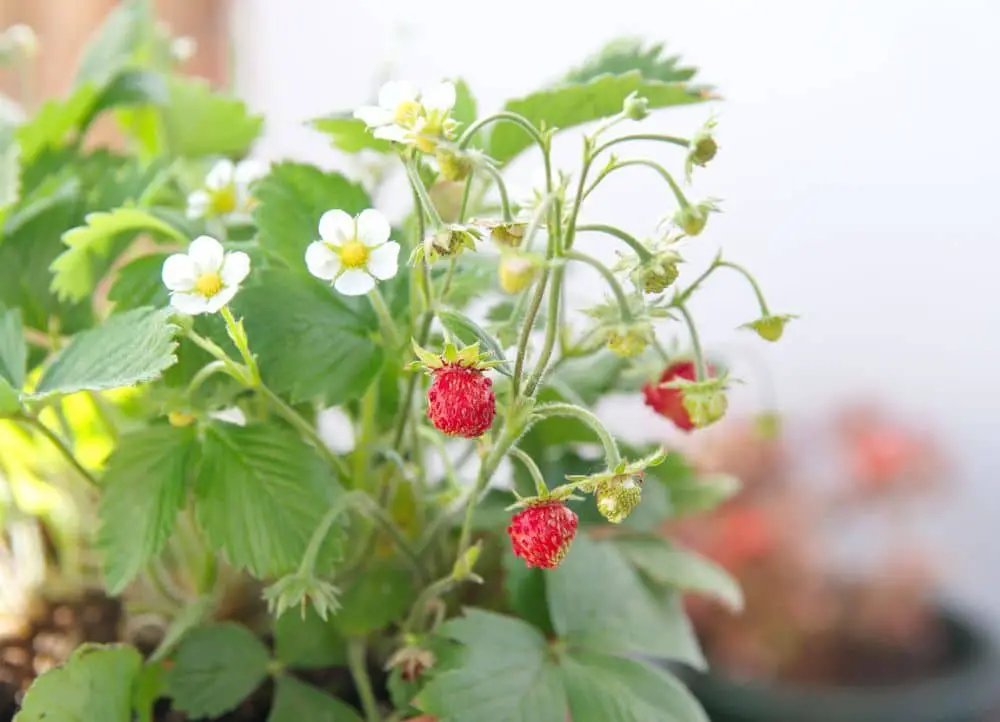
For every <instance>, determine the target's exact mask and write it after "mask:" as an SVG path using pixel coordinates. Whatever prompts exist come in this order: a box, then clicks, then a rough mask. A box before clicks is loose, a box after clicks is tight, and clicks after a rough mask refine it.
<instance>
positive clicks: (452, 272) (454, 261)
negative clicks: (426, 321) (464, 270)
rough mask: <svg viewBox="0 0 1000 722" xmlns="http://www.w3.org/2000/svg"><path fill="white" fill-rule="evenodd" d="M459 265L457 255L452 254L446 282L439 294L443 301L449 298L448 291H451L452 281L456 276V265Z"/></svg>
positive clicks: (445, 278)
mask: <svg viewBox="0 0 1000 722" xmlns="http://www.w3.org/2000/svg"><path fill="white" fill-rule="evenodd" d="M457 265H458V257H457V256H452V257H451V258H449V259H448V272H447V273H446V274H445V277H444V284H442V286H441V293H440V294H438V298H439V299H441V303H444V302H445V301H447V300H448V292H449V291H451V282H452V280H453V279H454V278H455V266H457Z"/></svg>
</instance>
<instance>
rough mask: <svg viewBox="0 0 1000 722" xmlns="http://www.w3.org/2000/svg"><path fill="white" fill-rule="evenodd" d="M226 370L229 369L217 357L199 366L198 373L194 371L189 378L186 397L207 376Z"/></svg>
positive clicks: (192, 392) (225, 371)
mask: <svg viewBox="0 0 1000 722" xmlns="http://www.w3.org/2000/svg"><path fill="white" fill-rule="evenodd" d="M228 371H229V369H228V367H227V365H226V363H225V362H223V361H219V360H218V359H217V360H215V361H210V362H209V363H207V364H205V365H204V366H203V367H201V369H199V370H198V373H196V374H195V375H194V376H193V377H192V378H191V382H190V383H189V384H188V387H187V395H188V397H191V396H193V395H194V392H195V391H197V390H198V389H200V388H201V386H202V384H204V383H205V382H206V381H207V380H208V379H209V378H211V377H212V376H214V375H215V374H218V373H228Z"/></svg>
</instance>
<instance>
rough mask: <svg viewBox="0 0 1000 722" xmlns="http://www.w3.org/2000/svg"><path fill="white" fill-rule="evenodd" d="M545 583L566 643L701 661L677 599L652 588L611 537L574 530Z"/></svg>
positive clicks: (557, 626) (557, 627) (552, 612)
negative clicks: (598, 538) (566, 549)
mask: <svg viewBox="0 0 1000 722" xmlns="http://www.w3.org/2000/svg"><path fill="white" fill-rule="evenodd" d="M546 588H547V590H548V599H549V614H550V615H551V617H552V624H553V626H554V627H555V630H556V631H557V632H558V633H559V636H560V637H565V638H566V641H567V642H568V643H569V644H570V646H571V648H578V649H586V650H592V651H596V652H602V653H610V654H623V655H627V654H643V655H648V656H651V657H656V658H659V659H677V660H680V661H682V662H688V663H690V664H692V665H700V664H702V663H703V660H702V659H701V656H700V653H698V652H697V648H696V647H695V648H694V649H692V638H691V631H690V626H689V624H688V622H687V618H686V617H685V616H684V613H683V611H682V610H681V608H680V606H679V605H678V604H676V603H675V602H676V600H675V599H673V598H668V597H666V596H663V595H658V594H654V593H653V591H651V590H650V589H649V588H648V587H647V586H646V585H645V584H644V583H643V581H642V579H641V578H640V577H639V574H638V573H637V572H636V571H635V570H634V569H633V568H632V566H631V565H630V564H629V563H628V562H627V561H626V560H625V559H623V558H622V556H621V554H620V553H619V552H618V550H617V549H616V548H615V547H614V545H613V544H611V543H610V542H597V541H593V540H591V539H590V538H588V537H587V536H586V535H580V536H578V537H577V538H576V540H575V541H574V542H573V546H572V547H570V550H569V553H568V554H567V555H566V558H565V559H564V560H563V562H562V564H560V565H559V567H558V568H557V569H554V570H552V572H550V573H549V575H548V576H547V578H546Z"/></svg>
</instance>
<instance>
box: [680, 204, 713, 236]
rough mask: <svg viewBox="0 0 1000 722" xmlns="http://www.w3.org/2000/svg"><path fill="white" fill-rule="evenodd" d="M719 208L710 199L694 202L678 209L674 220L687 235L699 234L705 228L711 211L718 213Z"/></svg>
mask: <svg viewBox="0 0 1000 722" xmlns="http://www.w3.org/2000/svg"><path fill="white" fill-rule="evenodd" d="M718 210H719V209H718V207H717V206H716V205H715V203H714V202H713V201H710V200H709V201H702V202H700V203H693V204H689V205H686V206H683V207H682V208H680V209H678V211H677V212H676V213H675V214H674V218H673V221H674V224H675V225H677V226H678V227H679V228H680V229H681V230H682V231H684V233H686V234H687V235H689V236H697V235H699V234H700V233H701V232H702V231H703V230H705V224H706V223H708V215H709V214H710V213H717V212H718Z"/></svg>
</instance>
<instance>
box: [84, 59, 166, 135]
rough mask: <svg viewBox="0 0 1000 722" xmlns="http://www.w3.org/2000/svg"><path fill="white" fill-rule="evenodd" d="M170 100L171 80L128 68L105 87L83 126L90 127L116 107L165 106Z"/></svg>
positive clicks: (159, 75) (85, 118) (152, 73)
mask: <svg viewBox="0 0 1000 722" xmlns="http://www.w3.org/2000/svg"><path fill="white" fill-rule="evenodd" d="M169 100H170V95H169V92H168V90H167V81H166V80H165V79H164V77H163V75H162V74H160V73H154V72H151V71H148V70H140V69H138V68H126V69H124V70H122V71H121V72H119V73H118V74H117V75H115V76H114V78H113V79H112V80H111V82H110V83H108V84H107V86H105V87H104V89H103V90H102V91H101V94H100V95H99V96H98V97H97V99H96V100H95V101H94V104H93V105H92V106H91V108H90V109H89V111H88V113H87V115H86V117H84V118H83V120H82V121H81V123H80V125H81V127H83V128H87V127H89V126H90V124H91V123H93V122H94V120H96V119H97V117H98V116H99V115H100V114H101V113H103V112H104V111H105V110H110V109H112V108H120V107H124V106H142V105H156V106H164V105H166V104H167V103H168V102H169Z"/></svg>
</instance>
